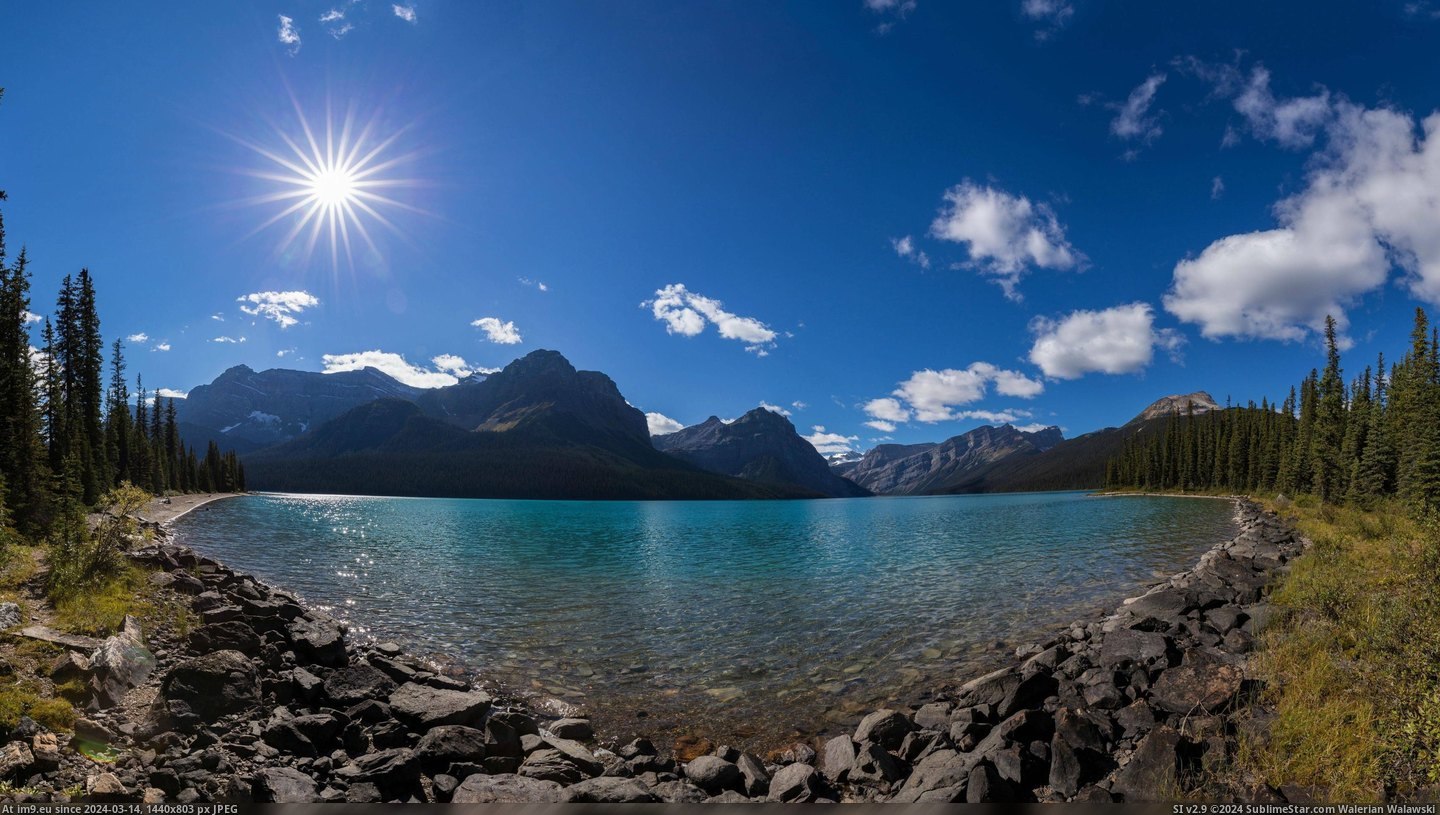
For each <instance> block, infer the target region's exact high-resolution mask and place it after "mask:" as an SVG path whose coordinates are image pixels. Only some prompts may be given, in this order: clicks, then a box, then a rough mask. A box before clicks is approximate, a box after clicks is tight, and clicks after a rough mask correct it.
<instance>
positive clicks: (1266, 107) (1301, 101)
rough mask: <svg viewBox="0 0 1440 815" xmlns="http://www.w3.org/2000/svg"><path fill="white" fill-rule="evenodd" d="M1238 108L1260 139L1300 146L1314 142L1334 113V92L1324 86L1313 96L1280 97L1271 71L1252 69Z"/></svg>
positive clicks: (1237, 102) (1306, 145)
mask: <svg viewBox="0 0 1440 815" xmlns="http://www.w3.org/2000/svg"><path fill="white" fill-rule="evenodd" d="M1235 110H1236V111H1238V112H1239V113H1240V115H1242V116H1244V117H1245V120H1246V122H1247V123H1248V124H1249V125H1250V129H1251V131H1252V132H1253V133H1254V134H1255V136H1256V137H1257V138H1260V139H1268V140H1272V141H1275V142H1277V143H1279V144H1280V145H1282V146H1284V147H1290V148H1296V149H1298V148H1303V147H1309V146H1310V145H1311V144H1313V143H1314V142H1315V137H1316V136H1318V135H1319V134H1320V131H1321V129H1322V128H1323V127H1324V126H1325V124H1326V122H1328V121H1329V120H1330V118H1331V116H1332V115H1333V113H1334V109H1333V107H1332V106H1331V101H1330V92H1329V91H1327V90H1325V89H1324V88H1320V89H1319V90H1318V91H1317V92H1316V93H1315V94H1314V95H1313V96H1298V97H1293V98H1290V99H1277V98H1276V97H1275V94H1274V93H1273V92H1272V91H1271V90H1270V72H1269V71H1267V70H1266V69H1265V68H1264V67H1263V66H1256V68H1255V69H1254V70H1253V71H1251V73H1250V82H1249V84H1248V85H1246V86H1245V89H1244V90H1243V91H1241V93H1240V95H1239V96H1237V97H1236V98H1235Z"/></svg>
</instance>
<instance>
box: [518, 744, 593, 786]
mask: <svg viewBox="0 0 1440 815" xmlns="http://www.w3.org/2000/svg"><path fill="white" fill-rule="evenodd" d="M601 771H602V770H601V769H598V768H597V770H596V772H593V773H592V772H587V770H586V768H583V767H581V766H580V764H578V763H577V762H575V761H573V760H572V759H571V758H570V756H568V755H566V754H565V753H562V752H561V751H559V750H556V749H554V748H553V747H543V748H541V749H539V750H535V751H534V752H532V753H530V755H528V756H526V757H525V760H524V761H523V762H521V763H520V770H519V774H520V775H522V776H524V777H525V778H533V779H536V780H538V781H554V782H556V783H558V784H567V785H568V784H574V783H577V782H580V781H584V780H585V779H586V778H590V777H592V776H596V775H599V774H600V772H601Z"/></svg>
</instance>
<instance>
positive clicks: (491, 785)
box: [450, 773, 562, 804]
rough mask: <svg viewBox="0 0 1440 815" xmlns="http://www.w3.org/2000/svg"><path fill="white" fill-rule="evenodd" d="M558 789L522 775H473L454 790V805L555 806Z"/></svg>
mask: <svg viewBox="0 0 1440 815" xmlns="http://www.w3.org/2000/svg"><path fill="white" fill-rule="evenodd" d="M561 793H562V790H561V787H560V785H559V784H557V783H555V782H553V781H545V780H541V779H538V778H527V777H525V776H522V775H514V774H504V775H485V774H484V773H476V774H475V775H472V776H470V777H468V778H466V779H465V780H464V781H462V782H460V786H459V787H456V788H455V792H454V794H453V795H451V796H450V801H451V803H455V804H558V803H560V800H561Z"/></svg>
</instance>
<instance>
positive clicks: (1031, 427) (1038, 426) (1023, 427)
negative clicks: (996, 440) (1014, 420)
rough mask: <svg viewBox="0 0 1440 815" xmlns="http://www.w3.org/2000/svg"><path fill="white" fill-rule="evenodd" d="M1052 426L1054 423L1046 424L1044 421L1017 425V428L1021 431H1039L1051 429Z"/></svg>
mask: <svg viewBox="0 0 1440 815" xmlns="http://www.w3.org/2000/svg"><path fill="white" fill-rule="evenodd" d="M1051 427H1053V425H1048V424H1044V423H1043V422H1032V423H1030V424H1017V425H1015V429H1016V430H1019V431H1020V432H1021V433H1039V432H1040V431H1041V430H1049V429H1050V428H1051Z"/></svg>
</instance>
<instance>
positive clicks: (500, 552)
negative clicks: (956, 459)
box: [175, 492, 1234, 747]
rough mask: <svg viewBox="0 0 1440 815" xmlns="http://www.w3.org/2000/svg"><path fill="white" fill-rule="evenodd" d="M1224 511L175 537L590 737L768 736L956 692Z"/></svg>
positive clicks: (585, 521) (754, 742)
mask: <svg viewBox="0 0 1440 815" xmlns="http://www.w3.org/2000/svg"><path fill="white" fill-rule="evenodd" d="M1233 524H1234V522H1233V508H1232V506H1231V504H1230V503H1229V502H1225V501H1203V500H1193V499H1180V498H1148V497H1146V498H1140V497H1126V498H1114V499H1102V498H1093V497H1089V496H1087V495H1086V494H1085V493H1074V492H1072V493H1027V494H1012V495H984V496H953V497H952V496H946V497H926V498H868V499H849V500H827V501H745V502H728V501H727V502H718V501H717V502H584V501H494V500H454V499H416V498H373V497H351V496H311V495H261V496H248V497H242V498H236V499H232V500H226V501H221V502H218V503H215V504H211V505H208V506H206V507H202V508H201V509H199V510H196V511H194V512H191V513H189V514H188V515H186V516H184V517H182V518H180V519H179V520H178V521H177V522H176V525H175V527H176V532H177V535H178V536H179V540H180V542H182V543H186V544H189V545H191V546H193V547H195V548H196V549H197V550H199V551H201V552H203V553H205V554H208V555H211V556H213V557H216V558H218V559H220V560H222V561H224V562H225V563H227V564H228V565H230V566H232V567H234V568H236V569H240V570H242V571H247V572H251V573H253V574H255V575H256V576H257V577H259V578H261V579H263V580H265V581H266V582H269V583H271V584H272V585H276V586H280V587H283V588H285V589H288V590H291V591H293V592H296V593H297V594H299V595H300V596H301V597H303V598H304V599H305V600H306V601H307V602H310V603H312V604H315V605H317V606H320V607H323V608H327V609H329V610H331V611H332V613H335V614H337V615H338V616H340V617H342V618H344V619H346V620H349V621H350V622H351V624H352V633H354V634H357V635H360V636H374V637H377V638H381V639H394V640H397V641H399V642H402V643H403V644H405V645H406V647H407V650H409V651H410V652H411V653H416V654H426V655H435V656H438V657H443V658H445V659H446V660H448V661H451V662H454V663H457V664H459V665H463V666H465V667H466V668H468V669H469V670H470V671H472V672H474V673H475V674H476V675H477V676H478V677H479V679H480V681H481V682H482V684H485V685H487V686H491V687H494V688H497V689H502V690H507V691H509V692H511V693H520V694H525V695H530V696H532V697H533V698H532V702H534V703H536V704H539V705H542V706H548V707H549V708H551V709H552V710H556V711H563V710H566V709H569V708H568V707H567V706H569V707H573V708H579V709H583V710H585V711H587V712H588V713H590V714H591V715H592V716H593V717H594V718H595V720H596V725H597V728H598V729H599V730H600V731H601V732H602V733H608V734H613V735H616V736H628V735H630V734H632V733H645V734H650V735H652V736H666V735H672V734H674V733H678V732H698V733H700V734H703V735H707V736H710V737H711V738H715V739H717V740H721V741H727V742H731V743H735V744H740V745H748V746H754V747H763V746H771V745H774V744H778V743H781V742H782V741H784V740H786V739H788V738H790V737H793V736H800V735H804V736H809V735H814V734H816V733H817V732H823V731H824V730H826V729H827V728H828V729H829V730H832V731H834V730H837V729H838V728H839V726H841V725H844V724H847V723H849V722H853V721H854V720H855V719H856V718H857V716H858V714H860V713H863V712H865V711H867V710H869V709H873V708H874V707H876V706H878V705H880V704H882V703H887V702H904V701H907V700H911V699H915V698H919V697H920V696H921V695H923V693H924V691H926V690H929V689H933V688H935V687H937V686H939V685H941V684H944V683H947V682H954V681H956V680H957V679H963V678H966V677H968V676H970V675H973V673H974V672H977V671H979V670H981V669H983V668H986V667H990V666H992V665H994V664H998V663H999V662H1001V661H1002V660H1004V659H1006V658H1007V655H1008V651H1009V650H1011V649H1013V648H1014V646H1015V644H1017V643H1023V642H1028V641H1030V639H1032V638H1036V637H1040V636H1043V635H1044V634H1045V633H1046V632H1048V631H1053V630H1055V629H1056V628H1057V627H1059V626H1061V625H1063V624H1066V623H1069V622H1070V621H1072V620H1075V619H1079V618H1081V617H1083V616H1085V615H1089V614H1093V613H1095V612H1096V611H1100V610H1105V609H1109V608H1113V607H1114V606H1115V605H1117V604H1118V603H1119V601H1120V600H1121V599H1123V598H1125V597H1127V596H1130V595H1132V594H1134V593H1135V592H1136V590H1137V589H1139V588H1141V587H1143V586H1145V585H1148V584H1150V583H1153V582H1155V581H1156V580H1157V579H1159V578H1160V577H1163V576H1166V575H1169V574H1172V573H1174V572H1177V571H1180V570H1183V569H1186V568H1189V567H1190V566H1191V565H1193V563H1194V561H1195V560H1196V558H1197V557H1198V556H1199V555H1200V554H1201V553H1202V552H1204V551H1205V550H1206V549H1208V548H1209V547H1211V546H1213V545H1214V544H1215V543H1216V542H1218V541H1221V540H1224V539H1226V538H1228V537H1230V536H1231V535H1232V534H1234V532H1233Z"/></svg>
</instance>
